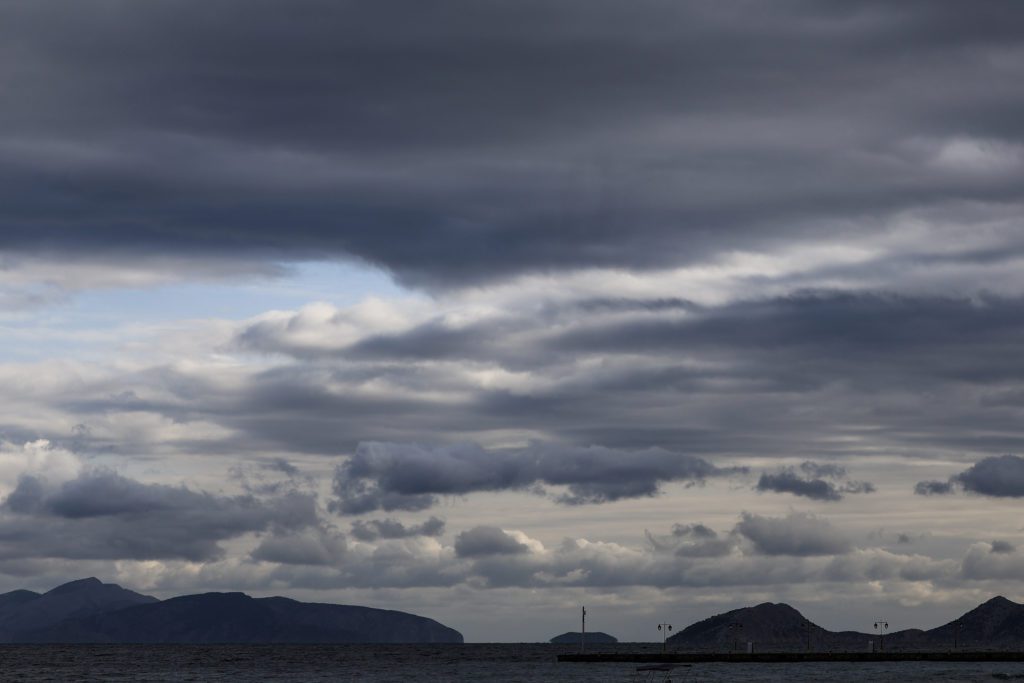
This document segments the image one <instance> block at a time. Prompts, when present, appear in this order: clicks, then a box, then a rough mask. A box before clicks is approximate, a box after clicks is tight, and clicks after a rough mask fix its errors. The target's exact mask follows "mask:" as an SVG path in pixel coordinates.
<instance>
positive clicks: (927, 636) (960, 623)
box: [668, 596, 1024, 652]
mask: <svg viewBox="0 0 1024 683" xmlns="http://www.w3.org/2000/svg"><path fill="white" fill-rule="evenodd" d="M954 636H956V646H957V647H959V648H973V649H986V648H990V649H1018V648H1021V647H1024V605H1021V604H1018V603H1015V602H1012V601H1011V600H1007V599H1006V598H1004V597H1001V596H999V597H995V598H992V599H991V600H989V601H987V602H985V603H983V604H981V605H979V606H978V607H976V608H974V609H973V610H971V611H969V612H967V613H966V614H964V615H963V616H962V617H960V618H958V619H954V620H953V621H951V622H949V623H948V624H944V625H942V626H939V627H938V628H934V629H930V630H928V631H922V630H920V629H904V630H900V631H893V632H891V633H886V634H885V642H884V648H885V649H886V650H948V649H951V648H952V647H953V645H954ZM808 639H809V640H808ZM747 642H752V643H753V644H754V648H755V650H757V651H762V652H763V651H769V650H804V649H807V648H808V646H809V647H810V648H811V649H814V650H866V649H867V648H868V643H869V642H870V643H874V644H875V645H874V646H875V647H877V646H878V645H877V644H878V634H877V633H861V632H858V631H829V630H827V629H824V628H822V627H821V626H818V625H817V624H814V623H812V622H811V621H810V620H808V619H807V618H806V617H804V616H803V615H802V614H801V613H800V612H798V611H797V610H796V609H794V608H793V607H790V606H789V605H786V604H782V603H770V602H766V603H762V604H760V605H756V606H754V607H743V608H740V609H735V610H732V611H729V612H725V613H723V614H717V615H715V616H713V617H709V618H707V619H704V620H702V621H699V622H697V623H695V624H692V625H690V626H688V627H686V628H685V629H683V630H682V631H680V632H679V633H677V634H676V635H674V636H672V637H671V638H669V639H668V643H669V644H670V645H671V646H672V647H673V648H675V649H676V650H731V649H733V648H734V647H736V648H738V649H740V650H745V649H746V644H747Z"/></svg>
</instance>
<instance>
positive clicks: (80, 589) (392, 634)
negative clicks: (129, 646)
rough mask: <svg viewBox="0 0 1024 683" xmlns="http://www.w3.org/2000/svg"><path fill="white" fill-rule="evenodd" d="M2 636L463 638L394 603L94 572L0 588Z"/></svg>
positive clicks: (53, 639)
mask: <svg viewBox="0 0 1024 683" xmlns="http://www.w3.org/2000/svg"><path fill="white" fill-rule="evenodd" d="M0 641H2V642H16V643H461V642H462V641H463V638H462V634H460V633H459V632H458V631H455V630H454V629H451V628H448V627H447V626H444V625H443V624H440V623H438V622H436V621H434V620H433V619H427V618H425V617H420V616H416V615H414V614H408V613H405V612H398V611H393V610H382V609H374V608H370V607H355V606H349V605H331V604H321V603H304V602H298V601H297V600H291V599H289V598H281V597H273V598H253V597H250V596H248V595H246V594H244V593H203V594H199V595H184V596H181V597H176V598H170V599H168V600H163V601H161V600H157V599H156V598H153V597H150V596H145V595H140V594H138V593H134V592H132V591H129V590H125V589H123V588H121V587H120V586H116V585H114V584H104V583H101V582H100V581H98V580H97V579H83V580H81V581H73V582H71V583H68V584H64V585H62V586H58V587H57V588H55V589H53V590H51V591H49V592H48V593H44V594H42V595H39V594H38V593H33V592H31V591H14V592H12V593H6V594H3V595H0Z"/></svg>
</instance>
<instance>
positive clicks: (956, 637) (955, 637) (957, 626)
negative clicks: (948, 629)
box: [953, 619, 963, 650]
mask: <svg viewBox="0 0 1024 683" xmlns="http://www.w3.org/2000/svg"><path fill="white" fill-rule="evenodd" d="M962 625H963V622H961V621H960V620H959V619H957V620H956V621H954V622H953V649H954V650H955V649H956V648H957V643H958V641H959V640H960V626H962Z"/></svg>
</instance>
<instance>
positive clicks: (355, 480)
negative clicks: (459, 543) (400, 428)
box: [331, 442, 738, 514]
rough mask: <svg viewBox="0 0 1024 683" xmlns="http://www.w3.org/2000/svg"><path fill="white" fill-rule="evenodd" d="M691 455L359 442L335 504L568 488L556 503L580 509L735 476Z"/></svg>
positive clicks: (419, 502)
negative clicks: (679, 483)
mask: <svg viewBox="0 0 1024 683" xmlns="http://www.w3.org/2000/svg"><path fill="white" fill-rule="evenodd" d="M737 471H738V470H736V469H723V468H718V467H715V466H713V465H711V464H710V463H708V462H707V461H705V460H703V459H701V458H697V457H694V456H690V455H683V454H679V453H672V452H670V451H666V450H661V449H648V450H643V451H634V452H623V451H616V450H612V449H608V448H601V447H597V446H591V447H586V448H584V447H575V446H558V445H552V444H540V443H537V444H533V445H531V446H529V447H528V448H524V449H518V450H505V451H501V450H494V451H488V450H486V449H484V448H482V447H480V446H479V445H477V444H471V443H463V444H454V445H451V446H435V447H431V446H424V445H420V444H398V443H381V442H370V443H362V444H360V445H359V447H358V448H357V449H356V452H355V453H354V454H353V456H352V457H351V458H350V459H349V460H348V461H347V462H345V463H344V464H342V465H340V466H338V469H337V471H336V473H335V477H334V493H335V496H336V499H335V500H334V501H332V503H331V507H332V509H334V510H337V511H339V512H342V513H346V514H360V513H364V512H371V511H373V510H378V509H384V510H423V509H426V508H428V507H430V506H431V505H433V504H434V503H435V502H436V497H437V496H438V495H465V494H468V493H474V492H478V491H506V490H516V489H527V488H530V487H535V486H537V485H549V486H559V487H561V486H564V487H566V491H565V493H560V494H557V495H556V496H555V498H554V499H555V500H556V501H557V502H559V503H563V504H567V505H580V504H585V503H604V502H610V501H615V500H619V499H623V498H638V497H643V496H653V495H656V494H657V493H658V492H659V486H660V485H661V484H662V483H665V482H671V481H686V482H690V483H699V482H701V481H703V480H704V479H706V478H708V477H718V476H727V475H729V474H734V473H736V472H737Z"/></svg>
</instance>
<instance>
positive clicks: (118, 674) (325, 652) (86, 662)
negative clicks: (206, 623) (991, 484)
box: [0, 643, 1024, 683]
mask: <svg viewBox="0 0 1024 683" xmlns="http://www.w3.org/2000/svg"><path fill="white" fill-rule="evenodd" d="M639 647H640V646H636V645H618V646H615V647H614V648H613V647H610V646H605V647H603V648H602V649H601V651H614V650H615V649H618V650H619V651H636V650H638V649H639ZM642 647H644V648H645V649H646V650H647V651H654V650H652V649H651V647H652V646H649V645H646V644H645V645H644V646H642ZM572 651H574V650H573V648H569V647H566V646H555V645H547V644H508V643H501V644H466V645H2V646H0V680H2V681H62V682H63V681H154V682H155V681H232V682H244V681H259V682H260V683H271V682H275V681H332V682H343V681H388V682H391V681H393V682H394V683H409V682H410V681H481V682H484V683H516V682H522V681H566V682H567V683H572V682H576V681H578V682H579V683H583V682H584V681H585V682H587V683H603V682H606V681H607V682H608V683H612V682H614V683H621V682H624V681H645V682H651V683H667V682H668V681H672V682H673V683H679V682H680V681H786V682H792V681H851V682H852V681H857V682H858V683H859V682H861V681H871V682H872V683H878V682H879V681H1000V680H1020V681H1024V663H1015V662H1009V663H1003V662H985V663H980V664H975V663H966V662H965V663H960V662H954V663H939V662H935V663H932V662H897V663H863V664H862V663H848V662H828V663H806V664H731V663H713V664H694V665H693V666H689V667H685V666H684V667H678V668H676V669H673V670H672V671H668V672H666V671H655V672H649V671H637V667H638V666H640V665H637V664H619V663H609V664H606V663H600V664H591V663H579V664H577V663H559V662H557V661H556V659H555V657H556V655H557V654H559V653H562V652H572Z"/></svg>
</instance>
